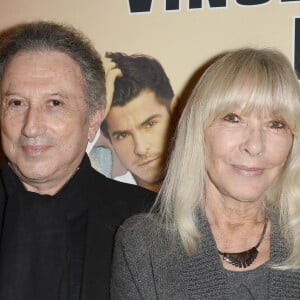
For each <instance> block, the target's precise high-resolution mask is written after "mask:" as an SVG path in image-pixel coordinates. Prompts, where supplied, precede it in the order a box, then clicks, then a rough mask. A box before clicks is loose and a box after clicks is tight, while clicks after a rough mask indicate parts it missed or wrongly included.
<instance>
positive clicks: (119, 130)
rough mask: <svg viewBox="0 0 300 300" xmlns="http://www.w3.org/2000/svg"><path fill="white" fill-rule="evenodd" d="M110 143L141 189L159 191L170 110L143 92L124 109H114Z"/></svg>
mask: <svg viewBox="0 0 300 300" xmlns="http://www.w3.org/2000/svg"><path fill="white" fill-rule="evenodd" d="M106 121H107V125H108V133H109V137H110V140H111V143H112V145H113V147H114V149H115V151H116V153H117V155H118V157H119V158H120V160H121V162H122V163H123V165H124V166H125V168H126V169H127V170H129V171H130V172H131V173H132V174H133V176H134V177H135V179H136V181H137V183H138V185H141V186H143V187H145V188H149V189H152V190H156V189H157V187H158V186H159V185H160V182H161V177H162V169H163V167H164V150H165V144H166V139H167V132H168V127H169V124H170V113H169V111H168V109H167V107H166V106H165V105H163V104H160V103H159V102H158V100H157V98H156V96H155V93H154V92H152V91H150V90H143V91H142V92H141V93H140V94H139V95H138V96H137V97H135V98H133V99H132V100H131V101H129V102H128V103H127V104H126V105H125V106H113V107H112V108H111V109H110V112H109V114H108V116H107V118H106Z"/></svg>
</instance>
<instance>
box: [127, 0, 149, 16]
mask: <svg viewBox="0 0 300 300" xmlns="http://www.w3.org/2000/svg"><path fill="white" fill-rule="evenodd" d="M151 4H152V0H129V8H130V12H131V13H141V12H150V10H151Z"/></svg>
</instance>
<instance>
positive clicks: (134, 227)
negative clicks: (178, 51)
mask: <svg viewBox="0 0 300 300" xmlns="http://www.w3.org/2000/svg"><path fill="white" fill-rule="evenodd" d="M299 130H300V92H299V86H298V80H297V78H296V76H295V74H294V72H293V69H292V67H291V66H290V64H289V62H288V60H287V59H286V58H285V57H284V56H283V55H282V54H281V53H279V52H277V51H273V50H256V49H240V50H237V51H232V52H229V53H228V54H226V55H225V56H223V57H222V58H219V59H218V60H217V61H216V62H214V63H213V64H212V65H211V66H210V67H209V68H208V69H207V71H206V72H205V73H204V75H203V76H202V77H201V79H200V80H199V82H198V84H197V86H196V88H195V89H194V91H193V94H192V95H191V97H190V99H189V101H188V103H187V105H186V107H185V109H184V111H183V114H182V116H181V119H180V121H179V124H178V128H177V134H176V140H175V146H174V149H173V151H172V153H171V157H170V161H169V165H168V170H167V174H166V178H165V180H164V183H163V186H162V189H161V192H160V193H159V195H158V199H157V202H156V206H155V208H154V209H153V212H152V214H151V215H150V216H148V217H146V218H145V217H143V216H136V217H134V218H132V219H129V220H128V221H127V222H126V223H125V224H124V225H123V226H122V227H121V228H120V230H119V232H118V235H117V238H116V246H115V253H114V262H113V267H112V287H111V295H112V299H131V300H132V299H147V300H150V299H170V300H171V299H172V300H174V299H178V300H179V299H180V300H182V299H205V300H207V299H239V300H240V299H300V272H299V268H300V149H299V133H300V132H299Z"/></svg>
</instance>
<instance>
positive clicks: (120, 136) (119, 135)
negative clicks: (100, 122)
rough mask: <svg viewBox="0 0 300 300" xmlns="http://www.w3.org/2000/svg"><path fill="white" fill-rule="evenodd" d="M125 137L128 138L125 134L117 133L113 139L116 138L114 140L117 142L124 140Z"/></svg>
mask: <svg viewBox="0 0 300 300" xmlns="http://www.w3.org/2000/svg"><path fill="white" fill-rule="evenodd" d="M127 136H128V133H127V132H122V133H119V134H117V135H115V138H116V140H118V141H119V140H123V139H125V138H126V137H127Z"/></svg>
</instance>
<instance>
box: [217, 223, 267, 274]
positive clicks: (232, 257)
mask: <svg viewBox="0 0 300 300" xmlns="http://www.w3.org/2000/svg"><path fill="white" fill-rule="evenodd" d="M267 224H268V220H266V221H265V224H264V229H263V232H262V234H261V237H260V239H259V241H258V243H257V245H256V246H255V247H252V248H251V249H249V250H246V251H243V252H238V253H226V252H221V251H220V250H219V249H218V252H219V254H220V255H222V256H223V260H225V261H226V262H228V263H229V264H231V265H234V266H235V267H238V268H247V267H249V266H250V265H251V264H252V263H253V262H254V260H255V259H256V257H257V255H258V250H257V248H258V247H259V245H260V244H261V242H262V240H263V239H264V236H265V233H266V229H267Z"/></svg>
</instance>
